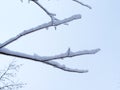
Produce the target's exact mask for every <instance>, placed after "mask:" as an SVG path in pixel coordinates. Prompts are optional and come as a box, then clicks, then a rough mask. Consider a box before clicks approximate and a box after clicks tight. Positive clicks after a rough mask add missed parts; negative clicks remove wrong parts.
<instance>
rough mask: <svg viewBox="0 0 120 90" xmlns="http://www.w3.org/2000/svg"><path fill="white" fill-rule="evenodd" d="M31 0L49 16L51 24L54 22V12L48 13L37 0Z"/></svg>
mask: <svg viewBox="0 0 120 90" xmlns="http://www.w3.org/2000/svg"><path fill="white" fill-rule="evenodd" d="M31 1H33V2H34V3H35V4H37V5H38V6H39V7H40V8H41V9H43V11H44V12H45V13H46V14H47V15H48V16H49V17H50V18H51V21H52V24H54V19H56V18H55V17H54V16H56V14H53V13H50V12H49V11H48V10H47V9H46V8H45V7H43V6H42V5H41V4H40V3H39V2H38V0H31Z"/></svg>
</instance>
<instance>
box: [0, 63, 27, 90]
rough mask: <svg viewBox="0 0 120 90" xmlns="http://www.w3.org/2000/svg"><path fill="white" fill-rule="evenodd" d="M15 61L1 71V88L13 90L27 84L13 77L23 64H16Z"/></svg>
mask: <svg viewBox="0 0 120 90" xmlns="http://www.w3.org/2000/svg"><path fill="white" fill-rule="evenodd" d="M14 62H15V61H12V62H11V63H10V64H9V65H8V67H7V68H6V69H5V70H2V71H1V72H0V90H12V89H15V88H21V87H23V86H24V85H25V84H23V83H20V82H18V81H17V82H16V81H14V79H13V78H14V77H15V75H16V73H15V71H16V70H17V69H18V68H19V67H20V66H21V65H16V64H15V63H14Z"/></svg>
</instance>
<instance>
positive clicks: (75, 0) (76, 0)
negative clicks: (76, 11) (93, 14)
mask: <svg viewBox="0 0 120 90" xmlns="http://www.w3.org/2000/svg"><path fill="white" fill-rule="evenodd" d="M73 1H74V2H77V3H79V4H81V5H82V6H85V7H87V8H89V9H92V7H91V6H89V5H87V4H84V3H82V2H80V1H78V0H73Z"/></svg>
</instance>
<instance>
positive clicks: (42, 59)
mask: <svg viewBox="0 0 120 90" xmlns="http://www.w3.org/2000/svg"><path fill="white" fill-rule="evenodd" d="M99 50H100V49H93V50H84V51H77V52H72V51H70V49H68V51H67V52H65V53H63V54H59V55H55V56H49V57H48V56H44V57H41V56H39V55H36V54H34V55H28V54H24V53H20V52H15V51H11V50H8V49H6V48H1V49H0V54H3V55H8V56H14V57H19V58H24V59H29V60H33V61H38V62H42V63H45V64H48V65H52V66H54V67H56V68H59V69H62V70H64V71H69V72H79V73H80V72H81V70H77V69H70V68H67V67H65V66H63V65H60V64H58V63H56V62H53V61H52V60H56V59H63V58H67V57H74V56H80V55H87V54H95V53H97V52H98V51H99ZM83 71H84V70H82V72H83ZM84 72H87V71H86V70H85V71H84Z"/></svg>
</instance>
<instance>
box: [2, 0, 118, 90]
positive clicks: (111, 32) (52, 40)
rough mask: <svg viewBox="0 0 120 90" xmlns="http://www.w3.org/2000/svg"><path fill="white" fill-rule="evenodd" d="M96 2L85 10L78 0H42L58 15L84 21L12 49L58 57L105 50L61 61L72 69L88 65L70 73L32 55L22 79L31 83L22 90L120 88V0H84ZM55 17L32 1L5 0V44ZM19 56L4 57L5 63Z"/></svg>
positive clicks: (22, 41)
mask: <svg viewBox="0 0 120 90" xmlns="http://www.w3.org/2000/svg"><path fill="white" fill-rule="evenodd" d="M81 1H83V2H84V3H87V4H89V5H90V6H92V10H89V9H88V8H85V7H83V6H81V5H79V4H76V3H74V2H72V0H50V1H48V0H44V1H42V0H40V2H41V4H42V5H44V6H45V7H46V8H47V9H48V10H49V11H51V12H52V13H56V14H57V17H58V18H60V19H63V18H65V17H69V16H71V15H74V14H81V15H82V19H81V20H77V21H73V22H70V23H69V26H65V25H61V26H58V27H57V30H54V28H49V30H45V29H43V30H41V31H38V32H35V33H33V34H30V35H28V36H25V37H23V38H21V39H19V40H18V41H16V42H14V43H12V44H10V45H9V46H7V48H9V49H11V50H15V51H21V52H25V53H28V54H33V53H37V54H39V55H54V54H59V53H62V52H65V51H66V50H67V49H68V48H69V47H71V49H72V50H73V51H77V50H84V49H94V48H101V51H100V52H99V53H97V54H96V55H88V56H79V57H75V58H72V59H69V58H68V59H64V60H63V61H61V60H58V62H60V63H63V64H65V65H67V66H68V67H72V68H78V69H88V70H89V72H88V73H85V74H76V73H69V72H64V71H61V70H59V69H56V68H54V67H51V66H48V65H45V64H42V63H39V62H33V61H29V60H26V59H19V58H16V60H17V61H18V62H19V63H22V64H24V65H23V66H22V67H21V69H20V71H19V73H18V74H17V75H18V77H17V78H18V79H19V80H21V81H23V82H25V83H27V85H26V86H25V87H24V88H22V89H20V90H119V89H120V77H119V75H120V71H119V68H120V61H119V59H120V42H119V39H120V31H119V29H120V17H119V16H120V12H119V10H120V5H119V4H120V1H119V0H95V1H94V0H81ZM48 21H49V17H48V16H47V15H46V14H45V13H44V12H43V11H42V10H41V9H39V7H38V6H36V5H34V4H33V3H30V4H28V3H27V0H25V1H24V3H21V2H20V1H19V0H8V1H6V0H2V1H1V3H0V24H1V25H0V29H1V30H0V37H1V38H0V43H2V42H4V41H5V40H7V39H9V38H10V37H13V36H15V35H16V34H18V33H19V32H21V31H23V30H25V29H29V28H31V27H34V26H37V25H40V24H42V23H45V22H48ZM13 59H14V57H8V56H3V55H0V63H1V66H2V65H3V66H4V65H7V64H8V62H10V61H11V60H13Z"/></svg>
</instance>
